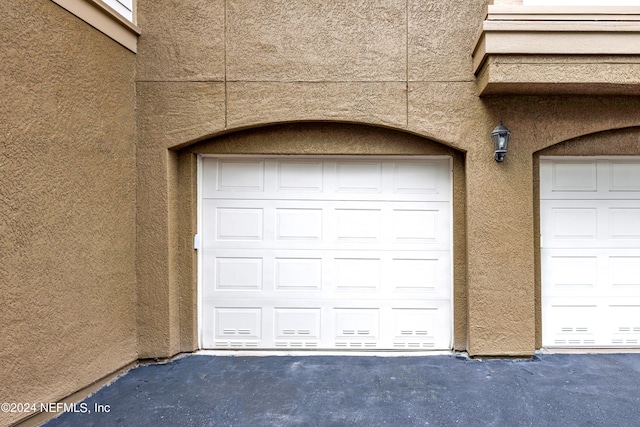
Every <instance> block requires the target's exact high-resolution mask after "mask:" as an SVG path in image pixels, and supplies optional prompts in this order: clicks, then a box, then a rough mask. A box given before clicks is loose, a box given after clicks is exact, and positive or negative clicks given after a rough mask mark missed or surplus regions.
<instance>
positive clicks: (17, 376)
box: [0, 0, 137, 425]
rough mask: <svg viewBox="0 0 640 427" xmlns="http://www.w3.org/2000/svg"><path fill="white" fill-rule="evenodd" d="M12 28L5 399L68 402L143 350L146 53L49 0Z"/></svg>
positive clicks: (3, 46) (1, 6) (2, 66)
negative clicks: (139, 276)
mask: <svg viewBox="0 0 640 427" xmlns="http://www.w3.org/2000/svg"><path fill="white" fill-rule="evenodd" d="M0 28H2V31H1V34H0V57H1V58H2V61H0V91H1V97H0V99H1V101H0V183H2V184H1V185H0V360H2V362H1V363H0V378H1V379H0V401H2V402H43V403H46V402H56V401H58V400H60V399H62V398H64V397H66V396H68V395H70V394H71V393H73V392H75V391H77V390H80V389H83V388H84V387H86V386H88V385H90V384H92V383H94V382H96V381H98V380H100V379H101V378H103V377H105V376H107V375H110V374H111V373H113V372H115V371H117V370H119V369H120V368H122V367H125V366H128V365H129V364H130V363H132V362H133V361H135V360H136V359H137V348H136V347H137V338H136V292H135V288H136V281H135V240H134V239H135V181H136V175H135V136H136V135H135V121H134V120H135V116H134V114H133V112H134V108H135V99H134V95H135V91H134V59H135V58H134V54H133V53H131V52H130V51H129V50H127V49H125V48H124V47H122V46H121V45H119V44H118V43H116V42H114V41H113V40H111V39H110V38H108V37H106V36H105V35H104V34H102V33H100V32H98V31H97V30H95V29H93V28H92V27H90V26H89V25H87V24H86V23H84V22H83V21H81V20H79V19H78V18H76V17H75V16H73V15H71V14H70V13H69V12H67V11H65V10H64V9H62V8H60V7H59V6H57V5H56V4H55V3H53V2H50V1H40V0H20V1H4V2H1V3H0ZM25 415H27V414H15V413H14V414H8V413H0V425H8V424H11V423H12V422H14V421H17V420H18V419H20V418H21V417H24V416H25Z"/></svg>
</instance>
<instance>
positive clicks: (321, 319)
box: [200, 156, 452, 350]
mask: <svg viewBox="0 0 640 427" xmlns="http://www.w3.org/2000/svg"><path fill="white" fill-rule="evenodd" d="M200 171H201V186H200V188H201V199H200V209H201V211H200V224H201V233H200V235H201V236H202V239H201V250H200V256H201V258H200V265H201V333H202V347H203V348H261V349H269V348H274V349H278V348H286V349H360V350H363V349H421V350H426V349H450V348H451V343H452V307H451V296H452V279H451V278H452V268H451V234H452V232H451V197H452V187H451V164H450V159H449V158H429V159H425V158H411V159H393V160H391V159H381V158H369V157H367V158H362V157H361V158H345V157H322V158H320V157H316V158H299V157H292V156H289V157H285V158H276V157H273V158H271V157H267V158H252V157H241V158H238V157H236V158H233V157H203V158H202V162H201V164H200Z"/></svg>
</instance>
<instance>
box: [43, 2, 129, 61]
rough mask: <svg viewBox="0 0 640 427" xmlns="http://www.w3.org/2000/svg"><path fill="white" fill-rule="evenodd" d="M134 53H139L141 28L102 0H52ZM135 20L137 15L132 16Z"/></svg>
mask: <svg viewBox="0 0 640 427" xmlns="http://www.w3.org/2000/svg"><path fill="white" fill-rule="evenodd" d="M52 1H53V2H54V3H56V4H58V5H59V6H60V7H62V8H64V9H66V10H67V11H69V12H70V13H72V14H74V15H75V16H77V17H78V18H80V19H82V20H83V21H85V22H86V23H87V24H89V25H91V26H92V27H94V28H95V29H97V30H98V31H100V32H102V33H104V34H105V35H107V36H108V37H110V38H112V39H113V40H115V41H116V42H118V43H120V44H121V45H122V46H124V47H126V48H127V49H129V50H130V51H132V52H134V53H135V52H137V49H138V36H139V35H140V30H139V28H138V27H137V26H136V25H135V24H134V23H133V22H131V21H129V20H127V19H126V18H125V17H123V16H122V15H120V14H119V13H118V12H116V11H115V10H113V9H112V8H110V7H109V6H107V5H106V4H105V3H103V2H102V1H100V0H52ZM132 18H134V20H135V15H132Z"/></svg>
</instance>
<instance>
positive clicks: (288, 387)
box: [45, 353, 640, 427]
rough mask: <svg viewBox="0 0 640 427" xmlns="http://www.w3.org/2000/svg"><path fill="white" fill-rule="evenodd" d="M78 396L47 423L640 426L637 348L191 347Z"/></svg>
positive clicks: (140, 426) (139, 425)
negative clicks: (502, 353)
mask: <svg viewBox="0 0 640 427" xmlns="http://www.w3.org/2000/svg"><path fill="white" fill-rule="evenodd" d="M83 403H84V404H85V405H86V409H87V411H88V412H87V413H64V414H63V415H61V416H60V417H58V418H56V419H54V420H52V421H50V422H48V423H47V424H45V425H46V426H47V427H55V426H137V427H144V426H149V427H152V426H153V427H160V426H380V425H389V426H414V425H428V426H456V425H461V426H545V427H548V426H581V427H584V426H616V427H620V426H640V354H637V353H636V354H599V355H557V354H556V355H551V354H546V355H539V356H536V357H535V358H534V359H532V360H526V361H524V360H504V359H503V360H482V361H479V360H473V359H467V358H465V357H462V356H454V355H451V356H425V357H373V356H372V357H368V356H357V357H349V356H303V357H293V356H268V357H245V356H242V357H231V356H207V355H190V356H185V357H181V358H178V359H176V360H173V361H171V362H169V363H165V364H151V365H143V366H139V367H137V368H135V369H132V370H131V371H129V372H128V373H127V374H126V375H124V376H122V377H121V378H119V379H118V380H117V381H115V382H114V383H112V384H111V385H109V386H106V387H104V388H102V389H101V390H99V391H98V392H97V393H96V394H94V395H93V396H91V397H89V398H88V399H86V400H84V401H83ZM95 405H103V406H102V408H103V409H108V410H109V412H105V413H96V412H95V410H94V408H96V406H95ZM98 408H99V407H98ZM89 412H90V413H89Z"/></svg>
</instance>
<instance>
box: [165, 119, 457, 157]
mask: <svg viewBox="0 0 640 427" xmlns="http://www.w3.org/2000/svg"><path fill="white" fill-rule="evenodd" d="M292 124H303V125H306V126H317V125H353V126H361V127H363V128H372V129H383V130H387V131H393V132H397V133H399V134H405V135H410V136H415V137H418V138H421V139H426V140H429V141H431V142H435V143H438V144H441V145H443V146H446V147H450V148H453V149H455V150H457V151H459V152H462V153H464V152H466V150H465V149H463V148H461V147H460V146H458V144H456V143H454V142H453V141H449V140H446V139H444V138H441V137H439V136H437V135H433V134H431V133H427V132H416V131H412V130H408V129H405V128H399V127H395V126H388V125H383V124H380V123H374V122H367V121H341V120H292V121H285V122H282V121H279V122H256V123H253V124H251V125H245V126H240V127H235V128H226V129H220V130H218V131H215V132H211V133H207V134H204V135H202V136H199V137H196V138H192V139H189V140H187V141H184V142H176V143H173V144H171V145H169V147H168V148H169V149H170V150H172V151H179V150H184V149H188V147H190V146H193V145H197V144H200V143H202V142H204V141H209V140H213V139H216V138H220V137H224V136H227V135H231V134H237V133H241V132H245V131H251V130H256V129H259V130H263V129H269V128H273V127H278V126H286V125H292Z"/></svg>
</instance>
